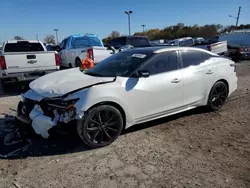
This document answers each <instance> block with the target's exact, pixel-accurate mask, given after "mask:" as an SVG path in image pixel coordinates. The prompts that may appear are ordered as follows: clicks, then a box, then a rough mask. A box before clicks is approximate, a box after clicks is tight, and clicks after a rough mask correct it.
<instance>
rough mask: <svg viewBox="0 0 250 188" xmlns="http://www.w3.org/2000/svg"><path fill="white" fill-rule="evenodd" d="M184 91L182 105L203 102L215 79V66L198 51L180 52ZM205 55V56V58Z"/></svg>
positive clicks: (194, 104) (207, 57)
mask: <svg viewBox="0 0 250 188" xmlns="http://www.w3.org/2000/svg"><path fill="white" fill-rule="evenodd" d="M180 55H181V63H182V70H181V72H182V77H183V89H184V105H190V106H192V105H193V106H196V105H198V104H200V103H202V102H204V100H205V98H206V96H207V92H208V89H211V87H210V86H211V84H213V81H214V79H215V74H214V73H215V72H216V70H215V69H216V65H214V63H213V60H211V59H210V57H209V55H208V54H206V53H204V54H203V52H201V51H198V50H182V51H180ZM206 55H207V56H206Z"/></svg>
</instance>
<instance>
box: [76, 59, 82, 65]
mask: <svg viewBox="0 0 250 188" xmlns="http://www.w3.org/2000/svg"><path fill="white" fill-rule="evenodd" d="M81 63H82V62H81V60H80V59H79V58H77V59H76V60H75V67H80V65H81Z"/></svg>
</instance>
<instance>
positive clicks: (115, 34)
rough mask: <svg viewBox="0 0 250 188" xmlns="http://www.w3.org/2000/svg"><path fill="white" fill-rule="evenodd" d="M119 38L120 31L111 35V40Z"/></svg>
mask: <svg viewBox="0 0 250 188" xmlns="http://www.w3.org/2000/svg"><path fill="white" fill-rule="evenodd" d="M119 36H120V33H119V32H118V31H112V32H111V34H110V35H109V37H111V38H116V37H119Z"/></svg>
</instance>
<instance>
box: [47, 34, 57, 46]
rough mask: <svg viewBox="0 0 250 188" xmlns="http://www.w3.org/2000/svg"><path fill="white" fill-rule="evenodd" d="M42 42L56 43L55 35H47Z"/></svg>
mask: <svg viewBox="0 0 250 188" xmlns="http://www.w3.org/2000/svg"><path fill="white" fill-rule="evenodd" d="M44 42H46V43H47V44H55V43H56V40H55V36H54V35H47V36H46V37H45V38H44Z"/></svg>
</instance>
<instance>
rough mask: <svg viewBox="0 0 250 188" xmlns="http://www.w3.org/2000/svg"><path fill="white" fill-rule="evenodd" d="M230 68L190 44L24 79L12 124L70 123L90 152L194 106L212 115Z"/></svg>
mask: <svg viewBox="0 0 250 188" xmlns="http://www.w3.org/2000/svg"><path fill="white" fill-rule="evenodd" d="M235 68H236V67H235V63H234V62H233V61H231V60H229V59H226V58H223V57H220V56H218V55H216V54H213V53H211V52H209V51H206V50H202V49H198V48H191V47H149V48H137V49H131V50H127V51H123V52H120V53H117V54H114V55H112V56H110V57H108V58H106V59H105V60H103V61H102V62H101V63H99V64H98V65H96V66H95V67H93V68H92V69H89V70H87V71H85V72H81V71H80V70H79V69H78V68H73V69H68V70H63V71H58V72H55V73H51V74H48V75H45V76H43V77H40V78H38V79H37V80H35V81H33V82H31V84H30V88H31V89H30V90H29V91H27V92H26V93H25V94H24V95H23V97H22V100H21V101H20V103H19V105H18V110H17V111H18V113H17V119H18V120H21V121H22V122H25V123H30V124H31V125H32V127H33V128H34V130H35V132H36V133H37V134H40V135H42V136H43V137H44V138H48V137H49V132H48V131H49V129H51V128H52V127H54V126H58V125H59V124H64V123H68V122H71V121H72V122H76V123H75V125H76V127H77V129H76V130H77V132H78V134H79V136H80V138H81V139H82V140H83V141H84V142H85V143H86V144H87V145H89V146H90V147H92V148H97V147H103V146H106V145H109V144H111V143H112V142H113V141H114V140H115V139H116V138H117V137H118V136H119V135H120V133H121V132H122V130H123V129H127V128H128V127H130V126H132V125H135V124H138V123H142V122H147V121H150V120H154V119H157V118H161V117H165V116H169V115H172V114H176V113H179V112H183V111H186V110H190V109H193V108H196V107H199V106H207V107H208V108H210V109H211V110H218V109H220V108H221V107H222V105H223V104H224V103H225V102H226V99H227V98H228V97H229V96H230V95H231V93H232V92H233V91H235V90H236V88H237V76H236V70H235Z"/></svg>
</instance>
